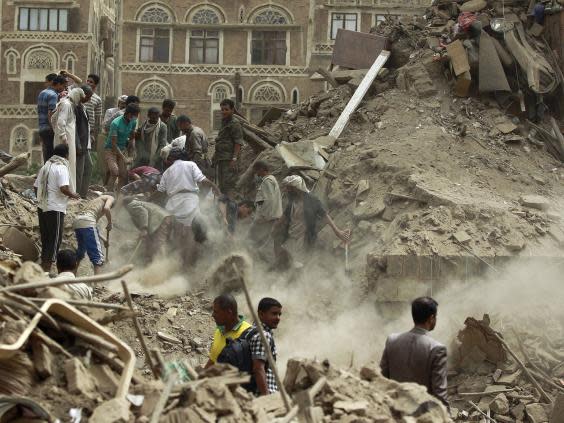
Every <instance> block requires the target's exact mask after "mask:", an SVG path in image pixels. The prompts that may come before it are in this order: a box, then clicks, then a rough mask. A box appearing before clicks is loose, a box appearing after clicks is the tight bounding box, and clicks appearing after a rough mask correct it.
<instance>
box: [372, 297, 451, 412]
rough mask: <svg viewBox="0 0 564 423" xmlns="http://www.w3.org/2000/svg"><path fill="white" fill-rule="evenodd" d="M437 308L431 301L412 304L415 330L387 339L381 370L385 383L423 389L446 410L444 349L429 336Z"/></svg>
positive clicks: (445, 354) (424, 298)
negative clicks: (415, 386)
mask: <svg viewBox="0 0 564 423" xmlns="http://www.w3.org/2000/svg"><path fill="white" fill-rule="evenodd" d="M437 307H438V303H437V302H436V301H435V300H434V299H432V298H430V297H421V298H417V299H415V300H414V301H413V303H412V304H411V315H412V317H413V322H414V323H415V327H414V328H413V329H411V330H410V331H409V332H405V333H401V334H392V335H390V336H389V337H388V339H387V340H386V347H385V348H384V353H383V354H382V360H381V361H380V368H381V369H382V375H384V376H385V377H387V378H388V379H393V380H395V381H397V382H415V383H418V384H420V385H423V386H425V387H426V388H427V391H428V392H429V393H430V394H431V395H433V396H435V397H437V398H438V399H439V400H441V401H442V402H443V403H444V404H445V405H446V406H448V398H447V349H446V347H445V346H444V345H443V344H441V343H439V342H437V341H435V340H434V339H433V338H431V337H430V336H429V332H430V331H432V330H433V329H435V325H436V324H437Z"/></svg>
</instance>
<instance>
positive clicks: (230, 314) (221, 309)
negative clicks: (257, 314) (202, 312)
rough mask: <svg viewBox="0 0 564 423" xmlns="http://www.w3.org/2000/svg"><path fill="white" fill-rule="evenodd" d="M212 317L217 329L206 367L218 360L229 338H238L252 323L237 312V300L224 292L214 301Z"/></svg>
mask: <svg viewBox="0 0 564 423" xmlns="http://www.w3.org/2000/svg"><path fill="white" fill-rule="evenodd" d="M212 317H213V319H214V320H215V323H216V325H217V329H216V330H215V333H214V335H213V343H212V346H211V349H210V357H209V360H208V362H207V364H206V366H205V367H206V368H208V367H211V366H213V365H214V364H215V363H217V362H218V358H219V356H220V355H221V353H222V352H223V349H224V348H225V346H226V345H227V340H228V339H231V340H235V339H238V338H239V337H240V336H241V335H242V334H243V333H244V332H245V331H246V330H247V329H249V328H250V327H251V325H250V324H249V323H248V322H246V321H245V319H244V318H243V316H241V315H239V314H238V313H237V300H235V298H234V297H233V295H231V294H222V295H220V296H219V297H216V299H215V300H214V301H213V313H212Z"/></svg>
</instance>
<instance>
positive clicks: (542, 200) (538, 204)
mask: <svg viewBox="0 0 564 423" xmlns="http://www.w3.org/2000/svg"><path fill="white" fill-rule="evenodd" d="M519 202H520V203H521V204H522V205H523V206H525V207H530V208H532V209H537V210H548V209H549V208H550V201H549V200H548V198H546V197H543V196H541V195H522V196H521V198H520V199H519Z"/></svg>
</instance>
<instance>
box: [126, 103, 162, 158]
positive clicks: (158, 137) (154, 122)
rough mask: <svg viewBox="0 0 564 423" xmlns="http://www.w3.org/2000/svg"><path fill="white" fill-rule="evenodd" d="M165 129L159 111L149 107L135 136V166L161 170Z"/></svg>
mask: <svg viewBox="0 0 564 423" xmlns="http://www.w3.org/2000/svg"><path fill="white" fill-rule="evenodd" d="M166 134H167V129H166V125H165V123H164V122H161V119H160V117H159V109H157V108H156V107H151V108H150V109H149V110H148V112H147V120H146V121H145V122H144V123H143V125H141V127H140V128H139V129H138V131H137V134H136V137H135V138H136V141H135V165H134V167H140V166H152V167H155V168H162V160H161V157H160V154H161V149H162V148H163V147H164V146H166V145H167V141H166Z"/></svg>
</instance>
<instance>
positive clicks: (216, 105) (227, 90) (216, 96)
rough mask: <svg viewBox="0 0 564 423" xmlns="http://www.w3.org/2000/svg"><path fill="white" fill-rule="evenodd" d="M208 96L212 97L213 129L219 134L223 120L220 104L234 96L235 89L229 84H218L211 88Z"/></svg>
mask: <svg viewBox="0 0 564 423" xmlns="http://www.w3.org/2000/svg"><path fill="white" fill-rule="evenodd" d="M208 95H210V96H211V122H212V123H211V127H212V130H213V131H214V132H217V131H219V130H220V129H221V120H222V119H223V116H222V114H221V106H220V103H221V102H222V101H223V100H225V99H226V98H230V97H231V96H232V95H233V87H232V86H231V85H230V84H229V83H227V82H216V83H215V84H212V85H211V86H210V88H209V91H208Z"/></svg>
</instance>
